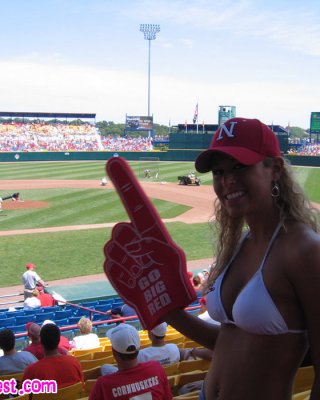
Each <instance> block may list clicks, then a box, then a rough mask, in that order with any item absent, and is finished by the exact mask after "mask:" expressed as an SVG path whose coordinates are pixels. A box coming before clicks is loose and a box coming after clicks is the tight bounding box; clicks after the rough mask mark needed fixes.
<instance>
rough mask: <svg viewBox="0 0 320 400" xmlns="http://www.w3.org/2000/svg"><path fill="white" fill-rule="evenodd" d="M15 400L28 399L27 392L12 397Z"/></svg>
mask: <svg viewBox="0 0 320 400" xmlns="http://www.w3.org/2000/svg"><path fill="white" fill-rule="evenodd" d="M14 399H15V400H16V399H17V400H29V395H28V394H23V395H22V396H17V397H15V398H14Z"/></svg>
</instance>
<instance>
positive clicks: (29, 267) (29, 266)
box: [26, 263, 36, 269]
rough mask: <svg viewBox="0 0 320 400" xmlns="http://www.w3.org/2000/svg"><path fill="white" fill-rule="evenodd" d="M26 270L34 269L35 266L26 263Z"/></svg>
mask: <svg viewBox="0 0 320 400" xmlns="http://www.w3.org/2000/svg"><path fill="white" fill-rule="evenodd" d="M26 268H27V269H31V268H36V265H35V264H33V263H28V264H27V265H26Z"/></svg>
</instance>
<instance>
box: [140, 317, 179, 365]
mask: <svg viewBox="0 0 320 400" xmlns="http://www.w3.org/2000/svg"><path fill="white" fill-rule="evenodd" d="M167 327H168V325H167V323H166V322H163V323H162V324H160V325H157V326H156V327H155V328H153V329H152V330H151V331H148V336H149V339H150V340H151V346H150V347H146V348H144V349H142V350H140V351H139V355H138V360H139V362H146V361H149V360H155V361H159V363H160V364H161V365H169V364H173V363H175V362H179V361H180V350H179V347H178V346H177V345H176V344H174V343H167V344H166V343H165V336H166V333H167Z"/></svg>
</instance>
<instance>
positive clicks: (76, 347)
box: [0, 263, 212, 400]
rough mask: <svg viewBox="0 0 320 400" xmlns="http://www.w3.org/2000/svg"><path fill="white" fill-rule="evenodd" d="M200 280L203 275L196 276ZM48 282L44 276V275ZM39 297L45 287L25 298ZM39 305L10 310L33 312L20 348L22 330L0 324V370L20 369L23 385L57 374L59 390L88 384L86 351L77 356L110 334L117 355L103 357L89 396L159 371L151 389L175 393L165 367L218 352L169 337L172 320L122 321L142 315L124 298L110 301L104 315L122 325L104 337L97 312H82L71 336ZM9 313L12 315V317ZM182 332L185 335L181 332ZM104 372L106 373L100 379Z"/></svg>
mask: <svg viewBox="0 0 320 400" xmlns="http://www.w3.org/2000/svg"><path fill="white" fill-rule="evenodd" d="M30 266H32V267H33V269H34V268H35V265H34V264H31V263H28V264H27V273H29V274H30V273H31V272H32V273H33V274H35V271H34V270H32V268H31V267H30ZM25 274H26V273H25ZM206 274H207V270H203V271H202V272H201V273H199V274H194V276H192V277H191V276H190V279H193V278H197V277H200V281H201V284H203V282H204V280H205V279H206ZM192 275H193V274H192ZM37 276H38V275H37ZM40 280H41V278H40V277H39V276H38V278H37V279H36V282H35V284H37V283H38V282H39V281H40ZM196 281H198V279H195V282H196ZM42 283H44V282H43V281H42ZM40 292H41V291H40ZM199 295H200V292H199ZM38 297H39V290H37V289H34V293H28V296H26V299H25V300H28V299H34V300H38ZM197 304H199V303H197ZM56 307H59V308H61V310H63V309H65V306H63V305H62V306H56ZM39 308H41V305H40V304H37V305H36V307H35V308H32V307H30V308H29V309H28V308H27V307H24V309H21V311H19V310H17V311H15V310H12V311H7V312H6V314H7V315H9V314H10V315H15V313H19V312H22V311H24V310H26V309H27V311H28V313H29V314H28V315H29V316H30V317H29V318H30V320H31V322H27V323H26V325H25V331H26V334H27V337H28V339H29V340H28V342H29V343H28V344H27V346H25V347H24V348H20V349H19V351H17V348H16V335H15V333H14V331H13V328H12V329H11V328H10V327H7V326H4V327H2V328H1V329H0V352H1V351H2V354H3V355H2V356H0V376H11V375H12V376H14V377H16V376H17V375H16V374H19V377H20V378H19V379H20V381H19V384H20V387H21V385H22V383H23V382H24V381H25V380H27V379H40V380H55V381H56V383H57V388H58V390H60V389H62V388H65V387H69V386H71V385H75V384H77V383H79V382H82V383H83V385H84V386H85V377H84V371H85V370H84V368H83V365H82V364H81V357H80V358H77V352H79V351H80V352H81V351H82V352H85V350H88V353H87V354H89V355H92V354H94V351H96V349H102V346H101V344H102V343H106V342H103V341H104V339H106V340H107V341H109V343H110V346H111V350H110V355H111V354H112V355H113V359H112V361H110V362H109V363H105V362H103V360H104V359H102V358H101V363H100V364H101V365H100V367H99V372H98V374H97V379H96V384H95V385H94V386H93V388H91V389H90V391H91V394H90V391H87V395H88V396H89V397H88V399H92V400H99V399H101V400H102V399H106V398H108V399H109V398H110V399H111V398H116V397H117V396H114V395H112V393H113V391H114V390H115V389H114V388H115V387H119V385H120V382H121V386H123V382H127V383H128V384H130V382H132V380H134V381H137V382H140V380H141V379H142V380H146V379H151V377H155V376H156V377H157V383H156V384H154V385H152V389H151V391H152V393H153V394H154V396H155V397H153V398H155V399H171V398H172V397H173V393H172V392H171V387H170V385H169V382H168V379H167V373H166V371H165V369H163V367H168V366H171V365H176V364H178V363H179V362H181V361H185V360H188V359H195V358H197V359H198V358H200V359H204V360H210V359H211V357H212V352H211V351H207V350H205V349H200V348H199V349H196V348H192V349H191V348H184V346H182V343H179V345H178V344H176V343H174V342H170V340H169V337H171V336H172V332H173V328H171V327H170V334H169V335H167V333H168V329H169V327H168V325H167V324H166V323H161V324H160V325H158V326H156V327H155V328H154V329H152V330H150V331H138V330H137V328H136V327H135V326H134V325H132V324H131V323H130V320H128V321H119V317H120V318H127V317H129V318H132V317H133V316H136V313H135V312H134V309H132V307H130V306H128V305H127V304H126V303H123V301H122V300H121V299H118V301H114V306H113V307H111V308H108V307H107V306H106V308H105V311H104V315H103V317H104V318H105V320H109V319H110V318H111V319H115V321H118V322H117V323H116V324H115V323H113V324H112V325H113V326H115V325H116V326H115V327H114V328H111V327H110V329H108V330H107V331H106V332H107V333H106V335H107V337H105V338H103V337H99V336H98V335H97V334H96V333H95V332H93V321H92V320H91V317H92V316H90V318H88V317H86V316H82V317H81V318H80V319H79V320H78V323H77V328H78V332H77V333H76V334H75V336H74V337H73V338H72V339H70V340H69V338H68V337H66V336H64V335H63V331H62V330H61V329H60V327H59V325H58V322H57V323H56V322H54V321H53V320H45V321H43V322H42V323H41V324H40V323H37V322H34V317H35V316H34V315H33V314H32V313H30V311H31V310H32V309H33V310H34V311H35V312H36V310H37V309H39ZM42 308H43V312H44V313H45V314H46V310H47V309H49V308H50V309H51V308H52V307H50V306H44V307H42ZM93 309H94V308H93ZM97 310H98V307H97ZM198 311H199V310H198ZM58 312H59V311H58ZM60 312H61V311H60ZM10 315H9V316H10ZM9 319H10V318H9V317H8V321H9ZM123 322H124V323H123ZM144 332H145V334H144ZM174 332H176V334H178V332H177V331H175V330H174ZM144 335H145V336H144ZM167 337H168V339H167ZM172 337H173V336H172ZM175 337H177V336H175ZM141 338H143V339H141ZM179 338H181V340H184V339H185V338H184V337H183V335H182V334H180V333H179ZM140 339H141V342H140ZM143 340H148V345H143ZM91 352H92V354H91ZM83 354H86V353H83ZM208 365H209V364H208ZM162 366H163V367H162ZM99 376H101V378H100V379H99V378H98V377H99ZM0 379H1V377H0ZM16 379H18V378H16ZM152 379H154V378H152ZM154 382H156V381H154ZM140 389H141V390H140ZM149 389H150V388H149ZM117 390H118V389H117ZM119 390H120V389H119ZM185 390H188V389H185ZM139 392H141V393H144V389H143V385H142V386H141V387H140V388H138V389H137V393H139ZM112 396H113V397H112ZM119 398H122V397H121V396H120V397H119ZM123 398H126V397H123Z"/></svg>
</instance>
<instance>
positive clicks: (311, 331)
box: [291, 233, 320, 400]
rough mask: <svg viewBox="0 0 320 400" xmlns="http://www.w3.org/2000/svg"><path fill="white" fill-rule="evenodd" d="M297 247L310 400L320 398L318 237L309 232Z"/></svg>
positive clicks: (295, 268)
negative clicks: (310, 370)
mask: <svg viewBox="0 0 320 400" xmlns="http://www.w3.org/2000/svg"><path fill="white" fill-rule="evenodd" d="M302 240H303V242H302V243H301V244H300V246H299V247H300V249H301V257H299V261H298V262H293V265H292V267H293V268H292V269H291V270H292V275H291V278H293V281H292V283H293V285H294V289H295V291H296V293H297V295H298V298H299V301H300V304H301V307H302V310H303V313H304V318H305V321H306V326H307V330H308V336H309V344H310V354H311V360H312V364H313V366H314V370H315V380H314V384H313V388H312V392H311V396H310V400H318V399H320V340H319V338H320V236H319V235H316V234H315V233H311V234H310V233H308V234H307V235H305V236H304V238H303V239H302Z"/></svg>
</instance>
